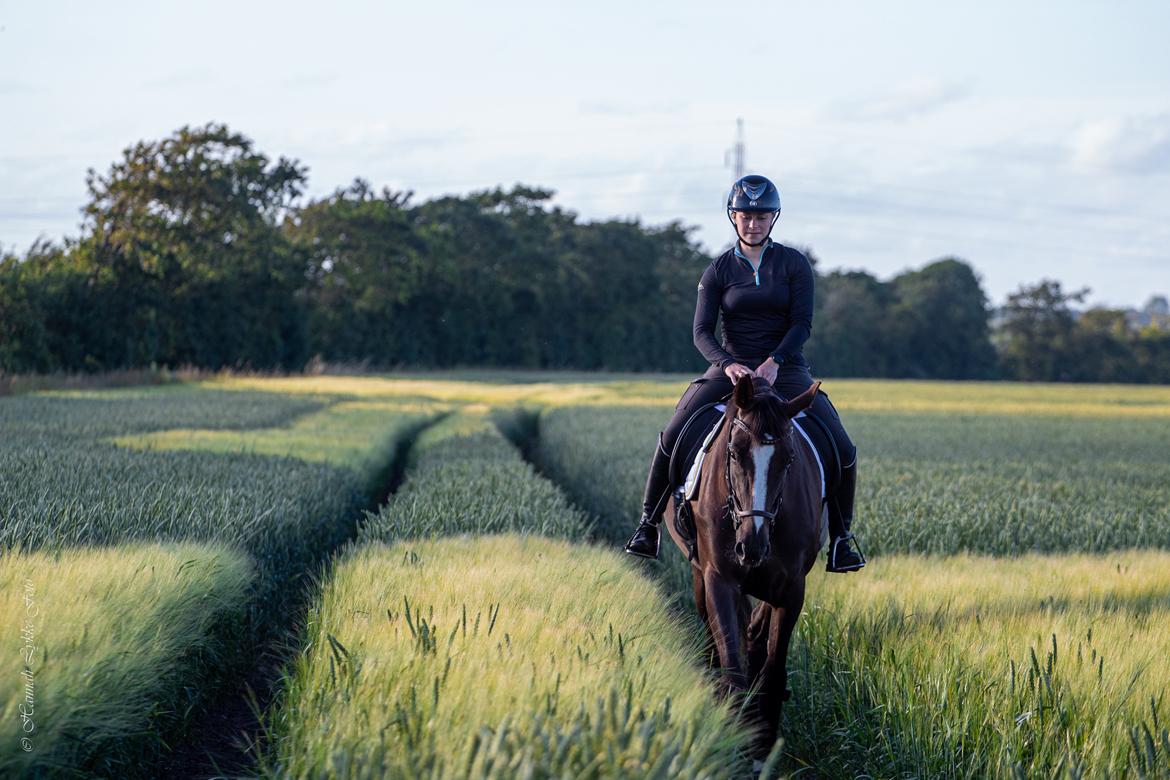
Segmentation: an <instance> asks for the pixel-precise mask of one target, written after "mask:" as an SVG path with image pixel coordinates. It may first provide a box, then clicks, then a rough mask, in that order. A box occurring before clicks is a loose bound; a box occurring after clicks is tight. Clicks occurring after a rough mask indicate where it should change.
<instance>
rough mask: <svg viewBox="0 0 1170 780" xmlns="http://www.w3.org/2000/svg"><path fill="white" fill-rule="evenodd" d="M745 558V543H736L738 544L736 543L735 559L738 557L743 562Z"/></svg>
mask: <svg viewBox="0 0 1170 780" xmlns="http://www.w3.org/2000/svg"><path fill="white" fill-rule="evenodd" d="M743 556H744V546H743V542H736V543H735V557H737V558H739V559H740V560H742V559H743Z"/></svg>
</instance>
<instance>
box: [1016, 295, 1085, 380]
mask: <svg viewBox="0 0 1170 780" xmlns="http://www.w3.org/2000/svg"><path fill="white" fill-rule="evenodd" d="M1088 294H1089V290H1088V288H1085V289H1081V290H1076V291H1073V292H1066V291H1065V290H1064V288H1063V287H1062V286H1061V284H1060V282H1058V281H1056V280H1053V279H1044V280H1041V281H1040V282H1039V283H1037V284H1035V285H1032V286H1027V285H1025V286H1023V287H1021V288H1020V289H1019V290H1018V291H1017V292H1015V293H1012V294H1011V295H1010V296H1008V301H1007V305H1006V306H1005V307H1004V310H1003V323H1002V324H1001V325H1000V328H999V332H998V334H997V340H998V342H999V355H1000V361H1001V364H1002V366H1003V372H1004V374H1005V375H1006V376H1008V377H1011V378H1013V379H1023V380H1032V381H1057V380H1068V379H1071V378H1072V376H1073V375H1074V373H1075V372H1076V370H1077V369H1076V364H1077V362H1078V361H1080V360H1081V359H1082V358H1083V356H1081V355H1079V354H1078V351H1077V348H1076V343H1075V338H1074V334H1075V331H1076V318H1075V316H1074V314H1073V311H1072V308H1071V306H1070V305H1069V304H1071V303H1074V302H1076V303H1080V302H1082V301H1084V299H1085V296H1087V295H1088Z"/></svg>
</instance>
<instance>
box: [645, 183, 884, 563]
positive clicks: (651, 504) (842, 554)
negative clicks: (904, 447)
mask: <svg viewBox="0 0 1170 780" xmlns="http://www.w3.org/2000/svg"><path fill="white" fill-rule="evenodd" d="M779 216H780V192H779V190H777V189H776V185H774V184H773V183H772V182H771V181H769V180H768V179H766V178H765V177H763V176H756V175H750V176H744V177H743V178H742V179H740V180H739V181H737V182H736V183H735V184H734V185H733V186H732V188H731V192H730V193H728V195H727V217H728V219H730V220H731V223H732V225H734V226H735V232H736V235H737V236H738V237H739V241H738V242H737V243H736V245H735V246H734V247H732V248H731V249H729V250H728V251H726V252H724V253H723V254H722V255H720V256H719V257H718V258H716V259H715V260H714V262H712V263H711V265H709V266H708V267H707V270H706V271H704V272H703V277H702V280H701V281H700V282H699V298H698V302H697V304H696V305H695V323H694V341H695V346H696V347H698V349H699V351H700V352H702V353H703V357H705V358H706V359H707V360H708V362H710V363H711V367H710V368H709V369H708V370H707V372H706V373H705V374H703V376H701V377H700V378H698V379H696V380H695V381H694V382H691V384H690V385H689V386H688V387H687V389H686V392H684V393H683V395H682V398H681V399H679V402H678V404H677V405H676V406H675V408H674V416H673V417H671V419H670V422H669V423H667V425H666V428H665V430H663V431H662V432H661V434H659V437H658V446H657V447H655V449H654V455H653V458H652V459H651V461H650V475H649V477H648V478H647V479H646V492H645V495H644V497H643V499H642V517H641V518H640V520H639V522H638V529H637V530H636V531H635V532H634V535H633V536H632V537H631V538H630V540H629V542H627V543H626V548H625V549H626V552H628V553H630V554H632V555H640V556H643V557H645V558H657V557H658V523H659V522H660V521H661V519H662V511H663V509H664V508H665V506H666V502H667V499H668V498H669V493H670V488H671V485H670V476H669V466H670V454H671V452H672V451H673V449H674V445H675V442H676V441H677V439H678V436H679V433H680V432H681V430H682V428H683V426H684V425H685V424H686V422H687V420H688V419H689V418H690V416H691V414H692V413H693V412H694V411H695V410H696V409H698V408H700V407H702V406H703V405H705V404H708V403H711V402H712V401H717V400H719V399H722V398H724V397H726V396H727V395H729V394H730V393H731V391H732V387H733V386H734V384H735V382H736V381H737V380H738V379H739V378H740V377H742V376H752V375H754V376H758V377H761V378H763V379H764V380H765V381H766V382H767V383H768V384H770V385H772V386H773V387H774V388H775V389H776V391H777V392H778V393H779V394H780V395H782V396H784V397H786V398H795V397H797V396H799V395H800V394H801V393H803V392H804V391H805V390H807V389H808V388H809V387H811V386H812V384H813V379H812V375H811V374H810V373H809V366H808V363H807V362H806V361H805V359H804V353H803V347H804V342H805V341H807V340H808V337H809V334H810V333H811V331H812V314H813V271H812V266H811V265H810V264H809V262H808V259H807V258H806V257H805V256H804V255H803V254H801V253H800V252H799V251H797V250H795V249H793V248H792V247H788V246H785V245H783V244H780V243H778V242H775V241H773V240H772V239H771V234H772V228H773V227H774V226H775V224H776V221H777V220H778V219H779ZM720 313H722V315H723V343H722V344H720V343H719V341H718V340H717V339H716V338H715V320H716V316H717V315H718V314H720ZM809 412H811V413H812V414H814V415H816V416H817V417H819V419H820V420H821V421H822V422H823V423H825V425H826V426H827V427H828V429H829V430H830V431H831V433H832V435H833V438H834V440H835V442H836V445H837V451H838V453H840V457H841V478H840V480H839V481H838V484H837V487H836V491H835V493H834V494H833V495H832V496H830V497H829V501H828V508H829V531H830V533H831V534H832V537H833V538H832V542H831V543H830V545H829V556H828V563H827V565H826V568H827V569H828V570H829V571H832V572H850V571H856V570H858V569H860V568H861V567H863V566H865V558H864V557H863V556H862V554H861V551H860V549H858V547H857V546H856V545H855V540H854V537H853V534H852V533H850V526H851V524H852V521H853V495H854V492H855V488H856V483H857V449H856V447H855V446H854V445H853V442H852V441H851V440H850V438H849V434H847V433H846V432H845V428H844V426H843V425H842V424H841V418H840V417H839V416H838V414H837V410H836V409H835V408H834V407H833V404H832V403H831V402H830V401H829V397H828V396H827V395H825V394H824V393H823V392H822V393H817V395H816V397H815V399H814V401H813V403H812V407H811V409H810V410H809Z"/></svg>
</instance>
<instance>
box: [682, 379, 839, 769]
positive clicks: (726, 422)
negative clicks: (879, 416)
mask: <svg viewBox="0 0 1170 780" xmlns="http://www.w3.org/2000/svg"><path fill="white" fill-rule="evenodd" d="M819 387H820V382H817V383H815V384H814V385H813V386H812V387H810V388H809V389H808V390H806V391H805V392H804V393H802V394H801V395H799V396H798V397H796V398H793V399H792V400H791V401H785V400H784V399H782V398H781V397H780V396H779V395H777V394H776V392H775V391H774V390H773V389H772V387H771V386H770V385H768V383H767V382H766V381H764V380H763V379H760V378H758V377H742V378H741V379H740V380H739V382H738V383H737V384H736V385H735V391H734V392H733V393H732V396H731V399H730V400H729V401H728V403H727V410H726V412H725V413H724V419H723V426H722V428H721V429H720V431H719V434H718V436H717V438H716V439H715V441H714V443H713V444H712V445H711V448H710V450H709V451H708V453H707V455H706V458H705V460H704V461H703V465H702V473H701V477H700V484H699V490H698V493H697V495H696V497H695V500H693V501H691V502H690V504H691V506H690V509H691V511H692V512H693V515H694V527H695V533H696V543H697V544H696V553H697V554H696V556H695V558H694V559H693V560H692V561H691V567H692V574H693V575H694V584H695V606H696V607H697V608H698V611H699V615H700V617H702V619H703V621H704V622H705V623H706V624H707V628H708V629H709V630H710V633H711V638H712V640H713V642H714V645H715V649H716V651H717V652H718V655H719V665H720V667H721V669H722V685H723V687H724V689H725V691H726V692H728V693H732V694H735V693H742V692H744V691H746V690H747V689H748V688H749V687H757V688H758V692H757V693H756V699H755V704H756V707H755V712H756V714H757V716H758V718H759V720H760V733H759V737H758V740H757V743H756V757H757V758H761V757H762V756H763V755H765V754H766V753H767V752H768V750H769V749H770V748H771V746H772V743H773V742H775V740H776V735H777V730H778V727H779V722H780V707H781V703H782V702H783V701H784V700H785V699H787V698H788V690H787V687H788V686H787V683H788V671H787V656H788V642H789V640H790V639H791V638H792V630H793V628H795V626H796V620H797V618H798V617H799V616H800V610H801V608H802V607H803V605H804V580H805V576H806V575H807V574H808V572H809V570H810V569H812V567H813V564H814V563H815V562H816V559H817V554H818V553H819V551H820V548H821V545H822V544H823V543H824V538H825V535H826V532H827V525H826V520H825V513H824V511H823V504H822V499H821V476H820V470H819V466H818V465H817V461H816V458H815V455H814V454H813V451H812V448H811V446H810V445H809V444H808V443H807V442H806V440H805V439H804V437H803V436H801V435H800V434H799V433H798V432H796V431H795V428H794V426H793V424H792V418H793V416H795V415H796V414H798V413H799V412H801V411H802V410H804V409H805V408H807V407H808V406H809V404H811V403H812V401H813V398H815V397H816V394H817V389H818V388H819ZM676 510H677V507H676V506H675V505H674V500H673V499H672V500H671V503H670V505H669V506H668V507H667V515H666V516H667V517H668V518H673V517H674V516H675V511H676ZM666 525H667V527H668V528H669V529H670V534H671V537H672V538H673V539H674V541H675V544H677V545H678V546H679V548H680V549H682V551H683V554H684V555H686V554H688V545H687V543H686V540H685V539H683V538H680V535H679V532H678V531H677V530H676V528H675V527H674V524H673V523H671V522H667V524H666ZM748 596H752V597H754V598H756V599H758V600H759V603H758V604H757V605H756V607H755V609H754V610H753V611H752V612H751V614H750V619H749V614H748V609H749V603H748Z"/></svg>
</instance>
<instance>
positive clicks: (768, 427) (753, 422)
mask: <svg viewBox="0 0 1170 780" xmlns="http://www.w3.org/2000/svg"><path fill="white" fill-rule="evenodd" d="M739 416H740V419H741V420H743V422H744V425H746V426H747V427H748V430H749V431H751V434H752V438H753V439H760V440H762V439H766V438H769V437H772V436H779V435H780V434H781V433H782V432H783V431H784V426H785V425H787V424H788V420H789V417H788V414H787V413H786V412H785V406H784V399H783V398H781V397H780V396H779V395H777V393H776V391H775V390H773V389H772V388H771V387H769V388H767V389H766V390H764V391H759V390H757V391H756V397H755V399H754V401H753V403H752V405H751V407H750V408H748V409H741V410H740V412H739Z"/></svg>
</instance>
